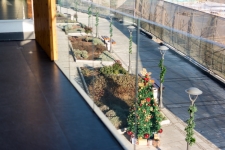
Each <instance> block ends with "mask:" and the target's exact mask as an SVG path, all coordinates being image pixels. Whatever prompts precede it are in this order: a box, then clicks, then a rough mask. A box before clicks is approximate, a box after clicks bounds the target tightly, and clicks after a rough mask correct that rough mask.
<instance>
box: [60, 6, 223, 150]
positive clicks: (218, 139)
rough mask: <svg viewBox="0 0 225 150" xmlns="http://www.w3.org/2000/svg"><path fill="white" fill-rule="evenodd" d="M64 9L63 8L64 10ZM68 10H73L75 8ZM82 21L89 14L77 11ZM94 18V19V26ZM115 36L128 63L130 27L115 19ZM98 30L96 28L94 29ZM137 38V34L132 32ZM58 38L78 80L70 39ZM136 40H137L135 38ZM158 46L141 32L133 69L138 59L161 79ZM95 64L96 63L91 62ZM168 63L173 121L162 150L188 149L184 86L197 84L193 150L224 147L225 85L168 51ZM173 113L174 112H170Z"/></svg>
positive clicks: (103, 30) (102, 27)
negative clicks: (185, 129) (198, 93)
mask: <svg viewBox="0 0 225 150" xmlns="http://www.w3.org/2000/svg"><path fill="white" fill-rule="evenodd" d="M62 10H63V9H62ZM67 12H69V13H70V12H71V13H72V14H73V13H74V12H73V11H72V10H69V11H67ZM78 20H79V22H82V23H85V24H87V20H88V19H87V15H86V14H83V13H80V12H79V13H78ZM94 23H95V18H92V25H94ZM113 24H114V28H113V39H114V40H115V41H116V43H117V44H116V45H114V46H113V49H114V55H115V57H116V59H120V60H121V61H122V62H123V63H124V66H125V67H127V64H128V44H129V42H128V35H129V32H128V30H127V26H126V25H124V24H121V23H119V22H116V21H114V23H113ZM94 30H95V28H94ZM94 32H95V31H94ZM99 34H100V35H108V36H109V21H108V20H107V19H105V18H100V23H99ZM133 37H134V39H135V37H136V35H135V33H134V34H133ZM58 38H59V40H62V39H63V38H65V41H64V43H63V42H62V41H60V42H61V43H59V45H60V44H61V46H59V60H58V61H57V63H59V64H60V65H61V66H63V67H64V68H68V69H67V70H68V71H67V73H68V76H69V78H70V79H71V80H77V78H76V77H77V76H76V75H77V73H76V68H75V67H76V66H82V65H83V64H78V63H75V62H74V61H73V59H72V58H71V57H70V55H69V51H68V47H67V46H68V41H67V39H66V36H62V32H61V33H59V32H58ZM134 41H135V40H134ZM158 47H159V45H158V44H157V43H155V42H154V41H152V40H151V39H149V38H148V37H146V36H145V35H142V34H140V49H139V56H138V58H139V59H138V61H136V59H135V58H136V45H135V42H134V43H133V54H132V69H133V71H135V69H136V68H135V66H136V63H137V62H138V68H137V69H138V70H141V69H142V68H143V67H144V68H146V69H147V70H148V71H150V72H152V76H153V77H154V78H156V79H158V80H159V73H160V69H159V67H158V63H159V60H160V58H161V55H160V53H159V51H158V49H157V48H158ZM92 65H93V66H95V64H92ZM165 66H166V68H167V72H166V76H165V82H164V86H165V87H166V88H165V90H164V93H163V96H164V105H165V107H166V108H165V109H163V112H164V113H165V114H166V116H167V117H168V118H169V119H170V120H171V124H169V125H164V126H163V130H164V132H163V133H162V135H161V146H160V149H162V150H175V149H177V150H185V149H186V142H185V140H184V139H185V132H184V128H185V126H186V124H185V123H184V121H186V120H187V119H188V118H189V114H188V112H187V110H188V107H189V105H190V101H189V97H188V95H187V94H186V93H185V89H188V88H189V87H197V88H199V89H200V90H202V91H203V94H202V95H201V96H199V98H198V99H197V101H196V106H197V107H198V112H197V113H196V117H195V118H196V119H195V120H196V127H195V129H196V133H195V136H196V138H197V141H196V144H195V145H194V146H193V147H192V150H198V149H205V150H210V149H211V150H215V149H225V142H224V141H225V136H224V135H225V124H224V119H225V109H224V108H225V99H224V97H225V92H224V87H225V85H224V84H223V83H221V82H218V81H217V80H215V79H214V78H213V77H211V76H210V75H208V74H207V73H205V72H203V71H202V70H200V69H199V68H196V67H195V66H194V65H192V64H191V63H189V62H188V61H187V60H185V59H184V58H182V57H181V56H179V55H178V54H176V53H175V52H174V51H172V50H169V51H168V52H167V53H166V55H165ZM171 112H172V113H171ZM135 148H136V149H143V150H144V149H149V148H150V149H154V148H153V147H146V146H136V147H135Z"/></svg>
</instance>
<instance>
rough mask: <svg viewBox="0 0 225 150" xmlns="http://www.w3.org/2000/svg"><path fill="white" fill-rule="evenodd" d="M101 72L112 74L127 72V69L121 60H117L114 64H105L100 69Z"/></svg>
mask: <svg viewBox="0 0 225 150" xmlns="http://www.w3.org/2000/svg"><path fill="white" fill-rule="evenodd" d="M100 72H101V73H102V74H104V75H110V74H126V73H127V71H126V70H125V69H124V68H123V66H122V64H121V63H120V61H116V62H115V63H114V64H113V65H112V66H104V67H102V68H101V69H100Z"/></svg>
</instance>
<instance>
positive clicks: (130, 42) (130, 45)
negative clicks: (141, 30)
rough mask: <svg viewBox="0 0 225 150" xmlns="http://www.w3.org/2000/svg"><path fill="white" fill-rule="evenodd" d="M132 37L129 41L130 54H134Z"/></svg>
mask: <svg viewBox="0 0 225 150" xmlns="http://www.w3.org/2000/svg"><path fill="white" fill-rule="evenodd" d="M132 38H133V37H132V35H130V39H129V54H132Z"/></svg>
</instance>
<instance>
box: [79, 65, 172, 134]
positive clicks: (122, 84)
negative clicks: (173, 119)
mask: <svg viewBox="0 0 225 150" xmlns="http://www.w3.org/2000/svg"><path fill="white" fill-rule="evenodd" d="M81 70H82V74H83V76H84V79H85V82H86V84H87V88H88V91H89V93H90V97H91V98H92V99H93V100H94V102H95V104H96V105H97V106H98V107H99V108H100V109H101V111H102V112H103V113H104V114H105V115H106V116H107V117H108V119H109V120H110V121H111V122H112V124H113V125H114V126H115V127H116V128H117V129H118V131H120V130H119V129H123V130H126V127H127V125H128V124H127V116H128V115H129V108H131V106H133V104H134V100H135V94H136V88H135V81H136V76H135V75H130V74H128V72H127V71H126V70H125V69H123V68H122V65H121V63H120V62H119V61H117V62H116V63H115V64H114V65H112V66H105V67H102V68H87V67H83V68H81ZM141 80H142V78H141V77H140V76H139V77H138V82H140V81H141ZM162 117H163V121H162V122H161V125H164V124H169V123H170V121H169V120H168V119H166V117H165V115H163V114H162ZM123 133H124V132H121V134H123Z"/></svg>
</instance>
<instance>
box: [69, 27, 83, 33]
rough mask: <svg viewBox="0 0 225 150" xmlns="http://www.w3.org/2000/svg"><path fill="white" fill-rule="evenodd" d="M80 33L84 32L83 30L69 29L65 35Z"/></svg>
mask: <svg viewBox="0 0 225 150" xmlns="http://www.w3.org/2000/svg"><path fill="white" fill-rule="evenodd" d="M82 32H84V29H83V28H77V29H71V30H67V31H65V33H66V34H68V33H82Z"/></svg>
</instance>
